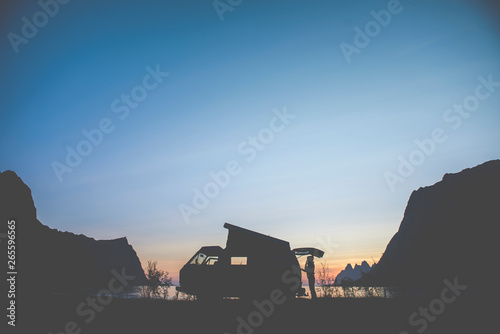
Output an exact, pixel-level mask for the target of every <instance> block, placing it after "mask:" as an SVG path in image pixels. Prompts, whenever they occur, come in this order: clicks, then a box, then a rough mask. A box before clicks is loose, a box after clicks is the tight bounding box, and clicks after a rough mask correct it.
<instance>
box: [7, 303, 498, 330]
mask: <svg viewBox="0 0 500 334" xmlns="http://www.w3.org/2000/svg"><path fill="white" fill-rule="evenodd" d="M436 297H437V298H436V299H432V298H431V299H406V298H397V299H380V298H368V299H347V298H345V299H319V300H315V301H311V300H308V299H297V300H293V301H290V302H286V303H284V304H282V305H274V309H272V307H270V305H269V303H267V304H266V303H264V304H263V305H261V306H262V307H263V308H262V309H261V310H259V309H258V307H257V306H256V305H255V304H252V303H248V302H244V301H241V300H224V301H221V302H218V303H203V302H197V301H196V302H190V301H162V300H142V299H116V298H115V299H112V300H109V301H105V303H108V302H109V303H108V304H107V305H103V304H101V303H99V302H98V301H97V302H96V303H95V304H94V306H89V305H92V303H89V302H88V301H87V297H85V296H72V297H68V296H51V297H40V298H39V299H38V300H37V301H36V302H32V303H30V304H29V306H28V305H24V306H23V307H22V308H21V307H20V308H19V309H18V314H17V318H16V324H17V326H16V327H15V330H14V332H16V333H53V334H56V333H57V334H59V333H68V334H70V333H74V334H86V333H89V334H90V333H221V334H224V333H226V332H227V333H230V334H233V333H245V334H250V333H397V334H399V333H401V334H402V333H411V334H413V333H490V332H496V331H497V329H498V327H497V326H496V325H495V323H496V321H495V317H497V313H498V312H497V311H498V306H496V304H495V303H492V301H491V300H486V299H484V298H483V299H477V298H475V297H470V296H465V295H463V296H460V297H458V298H457V299H456V300H454V301H453V302H451V303H449V304H444V303H439V302H436V301H435V300H440V298H441V297H440V296H436ZM448 297H449V296H448ZM82 303H83V304H82ZM82 305H83V306H82ZM441 305H444V309H443V308H440V306H441ZM429 307H431V309H432V310H433V311H434V312H436V313H438V315H433V314H432V311H431V310H429ZM414 312H416V314H414ZM263 313H267V314H263ZM412 315H413V318H412V324H410V322H409V318H410V317H412ZM87 322H88V323H87ZM2 325H5V324H2ZM492 325H493V327H491V326H492ZM8 327H10V326H8ZM4 328H5V327H4ZM9 329H13V328H9ZM492 330H493V331H492ZM2 332H3V331H2ZM9 332H11V331H10V330H9Z"/></svg>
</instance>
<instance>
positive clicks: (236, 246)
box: [224, 223, 295, 265]
mask: <svg viewBox="0 0 500 334" xmlns="http://www.w3.org/2000/svg"><path fill="white" fill-rule="evenodd" d="M224 227H225V228H227V229H228V231H229V234H228V237H227V243H226V252H227V253H228V255H230V256H246V257H248V265H254V264H257V265H266V264H272V265H276V264H279V263H281V264H283V265H290V264H291V263H292V261H293V260H294V259H293V258H291V257H290V255H291V254H293V253H291V249H290V243H289V242H288V241H284V240H280V239H277V238H273V237H270V236H268V235H264V234H261V233H258V232H255V231H251V230H247V229H245V228H242V227H239V226H235V225H232V224H229V223H225V224H224ZM293 262H295V261H293Z"/></svg>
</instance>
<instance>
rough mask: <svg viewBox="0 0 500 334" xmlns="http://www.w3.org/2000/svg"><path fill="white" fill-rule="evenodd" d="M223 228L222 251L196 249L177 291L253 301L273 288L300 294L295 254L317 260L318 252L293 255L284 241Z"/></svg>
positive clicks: (220, 249) (302, 290)
mask: <svg viewBox="0 0 500 334" xmlns="http://www.w3.org/2000/svg"><path fill="white" fill-rule="evenodd" d="M224 227H225V228H227V229H228V231H229V233H228V239H227V244H226V248H225V249H224V248H221V247H219V246H205V247H202V248H200V250H199V251H197V252H196V253H195V254H194V255H193V256H192V257H191V259H189V261H188V262H187V263H186V264H185V265H184V267H183V268H182V269H181V271H180V274H179V283H180V286H179V287H177V290H178V291H181V292H185V293H188V294H191V295H196V296H197V298H198V299H221V298H222V297H240V298H255V297H257V296H260V295H266V294H268V293H270V292H271V291H272V290H274V289H281V290H282V292H283V293H284V294H285V295H287V296H288V297H293V298H295V296H296V295H299V296H300V295H304V293H305V290H304V289H303V288H302V282H301V271H300V267H299V262H298V260H297V257H296V254H297V255H300V256H301V255H305V254H313V255H315V256H318V255H320V256H318V257H321V256H323V252H322V251H320V250H317V249H314V248H300V249H297V250H299V252H297V253H296V252H294V251H295V250H291V249H290V244H289V243H288V242H287V241H284V240H280V239H277V238H273V237H270V236H267V235H264V234H261V233H257V232H254V231H251V230H247V229H244V228H242V227H238V226H235V225H231V224H228V223H226V224H224ZM308 250H309V251H308Z"/></svg>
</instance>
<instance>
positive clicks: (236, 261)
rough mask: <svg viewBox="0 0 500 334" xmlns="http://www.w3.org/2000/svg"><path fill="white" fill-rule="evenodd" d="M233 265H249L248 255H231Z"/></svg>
mask: <svg viewBox="0 0 500 334" xmlns="http://www.w3.org/2000/svg"><path fill="white" fill-rule="evenodd" d="M231 265H232V266H246V265H247V257H246V256H231Z"/></svg>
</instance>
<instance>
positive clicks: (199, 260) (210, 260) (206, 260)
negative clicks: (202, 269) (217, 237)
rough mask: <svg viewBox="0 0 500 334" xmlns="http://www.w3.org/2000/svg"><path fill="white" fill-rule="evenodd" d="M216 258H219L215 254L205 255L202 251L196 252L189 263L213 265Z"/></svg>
mask: <svg viewBox="0 0 500 334" xmlns="http://www.w3.org/2000/svg"><path fill="white" fill-rule="evenodd" d="M218 260H219V257H218V256H216V255H210V256H207V255H205V254H203V253H198V254H197V255H196V256H195V257H194V258H193V259H192V260H191V262H190V263H189V264H195V265H206V266H213V265H214V264H216V263H217V261H218Z"/></svg>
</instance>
